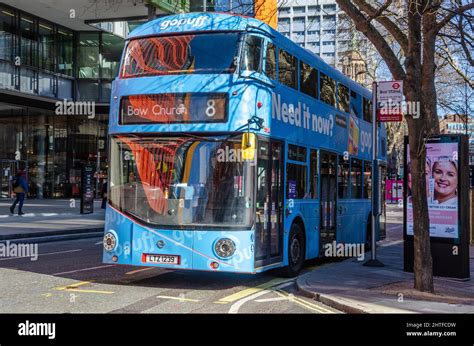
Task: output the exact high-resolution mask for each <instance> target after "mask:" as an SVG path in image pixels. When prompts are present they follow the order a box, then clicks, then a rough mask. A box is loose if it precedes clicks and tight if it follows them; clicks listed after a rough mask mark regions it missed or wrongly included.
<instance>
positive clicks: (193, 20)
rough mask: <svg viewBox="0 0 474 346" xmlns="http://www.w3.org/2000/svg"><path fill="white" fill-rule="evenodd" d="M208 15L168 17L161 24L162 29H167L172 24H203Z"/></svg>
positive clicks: (195, 25) (197, 25) (196, 25)
mask: <svg viewBox="0 0 474 346" xmlns="http://www.w3.org/2000/svg"><path fill="white" fill-rule="evenodd" d="M207 19H208V17H206V16H200V17H194V18H176V19H167V20H165V21H163V22H161V24H160V28H161V30H166V29H168V28H169V27H172V26H183V25H190V26H194V27H200V26H203V25H204V23H205V22H206V20H207Z"/></svg>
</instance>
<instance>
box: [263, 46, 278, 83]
mask: <svg viewBox="0 0 474 346" xmlns="http://www.w3.org/2000/svg"><path fill="white" fill-rule="evenodd" d="M276 64H277V53H276V47H275V45H274V44H273V43H270V42H269V43H268V44H267V53H266V60H265V74H266V75H267V76H268V78H270V79H273V80H276Z"/></svg>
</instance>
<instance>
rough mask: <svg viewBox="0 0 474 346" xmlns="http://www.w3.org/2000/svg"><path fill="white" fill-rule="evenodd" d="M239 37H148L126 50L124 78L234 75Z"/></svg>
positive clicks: (236, 34) (131, 44) (221, 35)
mask: <svg viewBox="0 0 474 346" xmlns="http://www.w3.org/2000/svg"><path fill="white" fill-rule="evenodd" d="M238 46H239V34H238V33H234V32H228V33H211V34H207V33H206V34H195V35H176V36H163V37H161V36H160V37H146V38H140V39H135V40H131V41H130V42H129V43H128V45H127V48H126V51H125V57H124V60H123V65H122V70H121V74H120V77H121V78H131V77H145V76H156V75H170V74H192V73H209V74H220V73H233V72H234V71H235V67H236V61H237V59H236V57H237V56H238Z"/></svg>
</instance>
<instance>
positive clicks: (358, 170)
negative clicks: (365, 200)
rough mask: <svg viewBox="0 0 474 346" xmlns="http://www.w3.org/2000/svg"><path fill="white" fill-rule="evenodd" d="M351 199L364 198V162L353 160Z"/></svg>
mask: <svg viewBox="0 0 474 346" xmlns="http://www.w3.org/2000/svg"><path fill="white" fill-rule="evenodd" d="M351 197H352V198H362V161H361V160H358V159H352V160H351Z"/></svg>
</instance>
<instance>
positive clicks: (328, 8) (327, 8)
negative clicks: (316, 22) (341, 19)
mask: <svg viewBox="0 0 474 346" xmlns="http://www.w3.org/2000/svg"><path fill="white" fill-rule="evenodd" d="M323 10H325V11H335V10H336V5H335V4H329V5H323Z"/></svg>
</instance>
